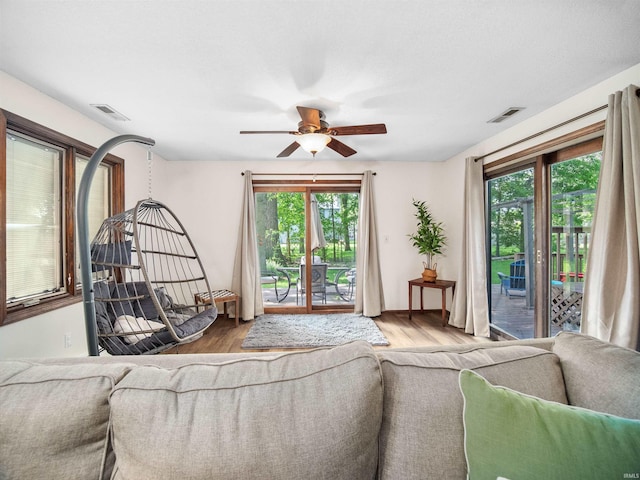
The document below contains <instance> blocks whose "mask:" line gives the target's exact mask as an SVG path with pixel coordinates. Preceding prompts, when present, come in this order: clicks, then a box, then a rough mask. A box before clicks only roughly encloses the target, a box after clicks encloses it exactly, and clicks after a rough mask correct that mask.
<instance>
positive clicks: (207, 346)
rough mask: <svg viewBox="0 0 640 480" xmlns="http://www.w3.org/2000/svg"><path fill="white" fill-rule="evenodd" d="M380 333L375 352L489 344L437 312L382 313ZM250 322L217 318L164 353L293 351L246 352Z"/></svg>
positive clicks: (379, 321) (378, 322) (378, 323)
mask: <svg viewBox="0 0 640 480" xmlns="http://www.w3.org/2000/svg"><path fill="white" fill-rule="evenodd" d="M374 321H375V322H376V324H377V325H378V327H380V330H381V331H382V333H384V335H385V336H386V337H387V339H388V340H389V343H390V345H389V346H388V347H374V348H375V349H385V348H397V347H416V346H437V345H451V344H474V343H480V342H490V341H491V340H489V339H487V338H480V337H474V336H472V335H468V334H466V333H464V331H463V330H460V329H457V328H455V327H451V326H448V327H443V326H442V323H441V322H442V318H441V313H440V310H434V311H425V313H424V314H421V313H419V312H418V313H414V314H413V318H412V319H411V320H409V314H408V312H384V313H383V314H382V315H381V316H380V317H378V318H374ZM252 324H253V321H250V322H240V326H239V327H236V326H235V322H234V320H233V319H232V318H229V319H225V318H224V317H222V316H220V317H219V318H218V319H217V320H216V321H215V323H214V324H213V325H212V326H211V327H210V328H209V329H208V330H207V331H206V332H205V334H204V336H203V337H202V338H200V339H199V340H196V341H195V342H192V343H189V344H186V345H181V346H180V347H176V348H173V349H171V350H167V352H166V353H237V352H251V351H272V352H277V351H293V350H292V349H270V350H245V349H243V348H242V341H243V340H244V337H245V336H246V335H247V332H248V331H249V329H250V328H251V325H252Z"/></svg>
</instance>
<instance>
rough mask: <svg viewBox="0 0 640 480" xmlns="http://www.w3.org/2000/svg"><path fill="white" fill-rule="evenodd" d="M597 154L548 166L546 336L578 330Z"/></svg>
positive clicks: (594, 200) (597, 165)
mask: <svg viewBox="0 0 640 480" xmlns="http://www.w3.org/2000/svg"><path fill="white" fill-rule="evenodd" d="M600 160H601V152H596V153H592V154H588V155H583V156H579V157H576V158H571V159H569V160H566V161H563V162H559V163H554V164H553V165H551V261H550V262H549V276H550V278H551V288H550V295H549V322H550V332H551V334H552V335H555V334H556V333H558V332H559V331H561V330H571V331H579V330H580V320H581V313H582V312H581V310H582V292H583V287H584V280H585V278H586V275H587V272H586V266H587V256H588V254H589V242H590V239H591V225H592V221H593V213H594V211H595V203H596V189H597V187H598V175H599V172H600Z"/></svg>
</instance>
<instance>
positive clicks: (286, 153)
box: [278, 142, 300, 158]
mask: <svg viewBox="0 0 640 480" xmlns="http://www.w3.org/2000/svg"><path fill="white" fill-rule="evenodd" d="M299 146H300V144H299V143H298V142H293V143H292V144H291V145H289V146H288V147H287V148H285V149H284V150H283V151H281V152H280V153H279V154H278V158H281V157H288V156H289V155H291V154H292V153H293V152H295V151H296V150H297V149H298V147H299Z"/></svg>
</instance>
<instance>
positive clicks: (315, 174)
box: [240, 172, 377, 177]
mask: <svg viewBox="0 0 640 480" xmlns="http://www.w3.org/2000/svg"><path fill="white" fill-rule="evenodd" d="M240 175H242V176H244V172H240ZM252 175H254V176H256V175H277V176H285V175H295V176H298V177H317V176H320V177H321V176H323V175H326V176H331V175H336V176H341V177H348V176H350V175H364V172H362V173H252ZM371 175H377V173H376V172H372V173H371Z"/></svg>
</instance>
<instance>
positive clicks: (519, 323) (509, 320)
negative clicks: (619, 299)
mask: <svg viewBox="0 0 640 480" xmlns="http://www.w3.org/2000/svg"><path fill="white" fill-rule="evenodd" d="M578 290H579V291H580V292H581V289H578ZM534 321H535V320H534V310H533V308H532V307H531V308H530V307H527V304H526V299H525V297H524V294H523V295H522V296H516V295H514V296H511V297H509V296H507V295H506V294H504V293H501V292H500V285H491V323H492V325H495V326H496V327H498V328H500V329H501V330H504V331H505V332H507V333H509V334H510V335H513V336H514V337H516V338H520V339H526V338H533V335H534V333H533V325H534ZM564 329H567V330H572V331H577V330H579V327H577V326H576V325H571V324H569V323H567V324H565V325H564ZM561 330H562V328H560V327H558V326H556V325H553V324H552V326H551V332H550V334H551V336H554V335H555V334H557V333H558V332H560V331H561Z"/></svg>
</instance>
